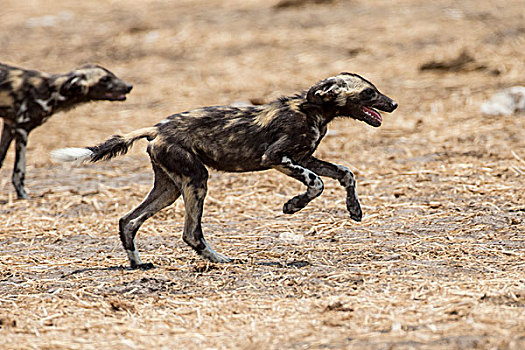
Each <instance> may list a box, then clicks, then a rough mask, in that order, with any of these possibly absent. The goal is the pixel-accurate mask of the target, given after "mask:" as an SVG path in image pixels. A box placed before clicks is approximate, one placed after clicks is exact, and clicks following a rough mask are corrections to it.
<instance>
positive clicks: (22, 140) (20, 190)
mask: <svg viewBox="0 0 525 350" xmlns="http://www.w3.org/2000/svg"><path fill="white" fill-rule="evenodd" d="M28 134H29V131H27V130H25V129H21V128H18V129H16V130H15V140H16V144H15V148H16V154H15V167H14V169H13V177H12V181H13V185H14V186H15V190H16V194H17V197H18V199H27V198H29V197H28V196H27V193H26V190H25V187H24V179H25V176H26V147H27V136H28Z"/></svg>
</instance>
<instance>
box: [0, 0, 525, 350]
mask: <svg viewBox="0 0 525 350" xmlns="http://www.w3.org/2000/svg"><path fill="white" fill-rule="evenodd" d="M278 3H279V2H278V1H274V2H268V1H261V0H249V1H238V0H229V1H218V0H216V1H200V0H199V1H189V0H184V1H177V2H162V1H135V0H132V1H126V2H107V1H86V2H63V1H56V0H50V1H49V0H48V1H42V0H35V1H30V2H28V1H22V2H21V1H14V0H6V1H3V3H2V11H1V13H0V29H1V30H0V46H1V47H2V57H0V60H1V61H3V62H7V63H11V64H17V65H21V66H24V67H28V68H35V69H39V70H45V71H50V72H58V71H65V70H69V69H71V68H73V67H74V66H78V65H81V64H84V63H86V62H97V63H100V64H102V65H104V66H107V67H108V68H110V69H111V70H112V71H115V73H117V74H118V75H119V76H122V77H123V78H124V79H126V80H128V81H130V82H133V83H134V85H135V89H134V90H133V92H132V93H131V96H130V98H129V99H128V101H126V102H125V103H106V102H103V103H93V104H90V105H87V106H82V107H80V108H77V109H76V110H74V111H71V112H68V113H67V114H63V115H57V116H54V117H53V118H52V119H51V120H50V121H49V122H48V123H47V124H45V125H44V126H42V127H41V128H39V129H37V130H36V131H35V133H34V135H33V136H32V138H31V139H30V147H29V152H28V157H29V159H28V179H27V184H28V188H29V189H30V191H31V193H30V194H31V197H32V199H31V200H30V201H16V200H14V196H13V190H12V188H11V185H10V171H11V169H10V164H11V163H12V161H13V155H12V154H9V156H8V159H7V160H6V165H5V166H4V168H3V169H1V171H0V175H1V176H0V203H1V204H0V215H1V220H0V347H1V348H5V349H19V348H20V349H22V348H23V349H30V348H36V349H95V348H98V349H100V348H105V349H143V348H155V349H157V348H162V349H163V348H166V349H173V348H209V349H230V348H241V349H268V348H269V349H282V348H297V349H307V348H308V349H315V348H331V349H339V348H359V349H361V348H368V349H386V348H389V349H411V348H418V349H419V348H421V349H468V348H487V349H495V348H500V349H503V348H509V349H522V348H525V272H524V271H525V266H524V257H525V256H524V255H525V250H524V249H525V242H524V238H523V232H524V228H525V223H524V222H525V221H524V220H525V216H524V215H525V194H524V193H525V185H524V183H525V182H524V176H525V161H524V159H525V136H524V132H523V128H524V125H525V116H523V115H513V116H505V117H483V116H482V115H480V114H479V112H478V110H479V106H480V104H481V103H482V102H483V101H484V100H485V99H486V98H487V97H489V96H490V95H491V94H492V93H493V92H495V91H496V90H498V89H500V88H504V87H508V86H513V85H517V84H523V83H524V81H523V72H524V71H525V63H524V62H525V60H524V52H525V38H524V30H523V4H522V2H521V1H517V0H516V1H513V0H510V1H509V0H505V1H503V0H492V1H488V0H487V1H475V0H466V1H461V2H457V1H448V0H445V1H437V2H424V3H423V2H420V1H415V0H407V1H401V0H393V1H379V0H378V1H361V0H353V1H343V0H340V1H324V2H323V1H309V2H305V3H302V4H301V3H300V2H293V3H294V4H293V6H278ZM290 3H292V2H290ZM462 52H468V53H469V55H470V57H471V59H473V60H474V62H472V61H469V65H471V66H472V65H474V66H476V67H480V66H483V67H486V69H465V70H462V69H461V67H460V69H457V70H456V71H454V72H448V71H442V70H441V71H432V70H430V71H420V69H419V67H421V66H422V65H424V64H425V63H427V62H447V61H452V60H454V59H456V58H457V57H459V56H460V55H461V53H462ZM340 71H354V72H359V73H361V74H363V75H364V76H366V77H367V78H369V79H370V80H371V81H373V82H375V83H376V84H377V85H378V87H379V88H380V89H381V90H383V91H384V92H386V93H387V94H388V95H391V96H393V97H395V98H396V99H397V100H398V101H399V103H400V107H399V109H398V111H396V112H395V113H394V114H392V115H387V116H385V122H384V125H383V126H382V127H381V128H379V129H372V128H370V127H368V126H366V125H364V124H363V123H359V122H355V121H350V120H347V121H337V122H335V123H334V125H333V126H332V128H331V132H330V134H329V135H328V136H327V138H326V140H325V141H324V142H323V143H322V144H321V146H320V148H319V150H318V155H319V156H320V157H321V158H324V159H327V160H331V161H333V162H337V163H341V164H345V165H347V166H349V167H350V168H352V169H353V170H355V174H356V176H357V180H358V192H359V196H360V198H361V201H362V204H363V207H364V211H365V219H364V221H363V222H362V223H355V222H352V221H351V220H349V218H348V216H347V213H346V211H345V210H344V193H343V191H342V190H341V189H340V188H339V187H338V185H337V183H336V182H334V181H330V180H327V181H326V190H325V193H324V194H323V196H322V197H320V198H318V199H316V200H315V201H313V202H312V203H311V205H310V206H309V207H307V208H306V209H305V210H303V211H301V212H299V213H297V214H296V215H293V216H286V215H284V214H282V213H281V212H280V208H281V206H282V204H283V203H284V202H285V201H286V199H288V198H289V197H290V196H292V195H294V194H297V193H298V192H299V191H301V190H302V188H301V186H300V184H298V183H296V182H294V181H292V180H290V179H288V178H286V177H284V176H282V175H280V174H278V173H277V172H270V171H269V172H263V173H258V174H224V173H212V174H211V178H210V182H209V196H208V197H207V201H206V208H205V217H204V230H205V232H206V235H207V237H209V240H210V241H211V242H212V243H213V244H214V246H215V247H216V248H217V249H218V250H219V251H221V252H223V253H225V254H227V255H229V256H231V257H235V258H237V259H239V260H238V261H237V262H236V263H234V264H229V265H214V264H208V263H206V262H204V261H202V260H200V259H199V258H198V257H196V256H195V255H194V254H193V253H192V252H191V251H190V249H189V248H188V247H187V246H186V245H185V244H184V243H183V242H182V240H181V239H180V232H181V230H182V224H183V215H184V213H183V207H182V202H177V203H176V204H175V205H173V206H172V207H170V208H168V209H166V210H164V211H163V212H161V213H160V214H159V215H157V216H155V217H154V218H152V219H150V220H149V221H148V222H147V223H146V224H145V225H144V226H143V228H142V229H141V231H140V234H139V239H138V242H139V247H140V250H141V253H142V257H143V259H144V260H145V261H151V262H153V263H154V264H155V265H156V266H157V268H156V269H154V270H151V271H129V270H126V269H124V268H122V267H121V266H124V265H125V264H126V259H125V256H124V254H123V252H122V251H121V247H120V242H119V240H118V235H117V233H116V230H117V220H118V218H119V217H120V216H122V215H123V214H124V213H125V212H126V211H128V210H129V209H130V208H132V207H133V206H134V205H136V204H137V203H138V202H139V201H140V200H141V199H142V197H143V196H144V195H145V194H146V193H147V191H148V190H149V188H150V186H151V171H150V169H149V164H148V162H147V157H146V156H145V152H144V148H145V147H144V146H145V144H144V143H140V144H138V145H137V146H136V147H135V149H134V150H133V152H132V153H131V154H130V155H128V156H127V157H125V158H120V159H118V160H115V161H113V162H110V163H103V164H98V165H91V166H88V167H73V168H69V167H67V166H62V165H56V164H52V163H51V161H50V159H49V155H48V154H49V151H50V150H52V149H54V148H57V147H66V146H79V145H91V144H93V143H95V142H98V141H100V140H103V139H104V138H105V137H107V136H109V135H112V134H113V133H115V132H119V131H122V132H126V131H130V130H133V129H135V128H138V127H143V126H148V125H151V124H152V123H154V122H156V121H159V120H161V119H163V118H164V117H165V116H166V115H168V114H169V113H174V112H178V111H182V110H184V109H188V108H192V107H197V106H202V105H211V104H225V103H231V102H235V101H249V100H250V99H252V100H253V99H257V100H259V101H265V100H269V99H272V98H274V97H276V96H278V95H280V94H289V93H293V92H295V91H297V90H299V89H303V88H306V87H308V86H309V85H311V84H312V83H314V82H315V81H316V80H319V79H322V78H325V77H327V76H328V75H331V74H335V73H338V72H340Z"/></svg>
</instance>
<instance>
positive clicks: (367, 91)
mask: <svg viewBox="0 0 525 350" xmlns="http://www.w3.org/2000/svg"><path fill="white" fill-rule="evenodd" d="M375 94H376V92H375V91H374V89H371V88H366V89H364V90H363V91H361V94H360V95H361V98H365V99H368V98H372V97H373V96H374V95H375Z"/></svg>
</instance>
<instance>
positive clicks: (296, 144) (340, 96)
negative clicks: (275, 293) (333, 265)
mask: <svg viewBox="0 0 525 350" xmlns="http://www.w3.org/2000/svg"><path fill="white" fill-rule="evenodd" d="M396 107H397V103H396V102H394V101H393V100H392V99H390V98H389V97H387V96H385V95H383V94H381V93H380V92H379V91H378V90H377V89H376V87H375V86H374V85H372V83H370V82H368V81H367V80H365V79H363V78H362V77H360V76H359V75H357V74H350V73H341V74H339V75H337V76H335V77H331V78H328V79H325V80H323V81H321V82H319V83H317V84H315V85H314V86H312V87H311V88H310V89H309V90H308V91H305V92H303V93H300V94H297V95H295V96H291V97H282V98H279V99H277V100H275V101H273V102H270V103H269V104H267V105H263V106H249V107H229V106H220V107H205V108H200V109H196V110H192V111H189V112H183V113H178V114H174V115H172V116H169V117H168V118H167V119H165V120H163V121H161V122H160V123H158V124H156V125H155V126H153V127H149V128H145V129H140V130H137V131H134V132H132V133H130V134H127V135H124V136H113V137H112V138H110V139H109V140H107V141H105V142H103V143H101V144H99V145H98V146H94V147H87V148H69V149H67V148H66V149H62V150H57V151H55V152H54V154H53V156H54V158H55V159H57V160H60V161H98V160H102V159H110V158H113V157H114V156H116V155H119V154H124V153H126V152H127V150H128V148H129V147H130V146H131V145H132V143H133V142H135V141H136V140H138V139H141V138H147V140H148V141H149V145H148V153H149V156H150V158H151V163H152V166H153V170H154V173H155V183H154V186H153V189H152V190H151V192H150V193H149V195H148V196H147V197H146V198H145V199H144V201H143V202H142V203H141V204H140V205H139V206H138V207H136V208H135V209H133V210H132V211H130V212H129V213H127V214H126V215H125V216H124V217H123V218H121V219H120V222H119V227H120V238H121V240H122V243H123V245H124V249H125V250H126V251H127V253H128V257H129V260H130V264H131V267H132V268H135V267H142V268H146V267H149V266H151V265H150V264H143V263H142V262H141V260H140V258H139V255H138V252H137V249H136V246H135V235H136V233H137V231H138V229H139V227H140V226H141V225H142V223H143V222H144V221H146V220H147V219H148V218H150V217H151V216H152V215H154V214H155V213H157V212H158V211H159V210H161V209H162V208H165V207H166V206H168V205H170V204H172V203H173V202H174V201H175V200H176V199H177V198H178V197H179V196H181V195H182V197H183V199H184V205H185V210H186V214H185V223H184V233H183V239H184V241H185V242H186V243H187V244H189V245H190V246H191V247H192V248H193V249H194V250H195V251H196V252H197V253H199V254H200V255H201V256H202V257H204V258H206V259H209V260H210V261H213V262H228V261H230V260H229V259H228V258H226V257H224V256H223V255H221V254H218V253H217V252H215V251H214V250H213V249H212V248H211V247H210V246H209V245H208V243H207V242H206V240H205V239H204V236H203V233H202V228H201V217H202V211H203V204H204V197H205V196H206V191H207V185H206V183H207V180H208V170H207V168H206V167H211V168H214V169H217V170H220V171H228V172H246V171H259V170H266V169H271V168H273V169H276V170H278V171H280V172H282V173H284V174H286V175H288V176H291V177H293V178H295V179H296V180H298V181H300V182H302V183H303V184H304V185H306V187H307V189H306V192H304V193H302V194H299V195H297V196H295V197H293V198H292V199H290V200H289V201H288V202H286V204H284V208H283V211H284V213H287V214H293V213H295V212H297V211H299V210H301V209H302V208H304V207H305V206H306V205H307V204H308V203H309V202H310V201H311V200H312V199H314V198H315V197H317V196H319V195H320V194H321V192H322V191H323V186H324V185H323V181H322V180H321V176H327V177H330V178H334V179H337V180H338V181H339V182H340V183H341V185H342V186H343V187H344V188H345V190H346V206H347V209H348V211H349V212H350V217H351V218H352V219H354V220H356V221H360V220H361V217H362V212H361V207H360V205H359V201H358V200H357V197H356V193H355V180H354V175H353V174H352V172H351V171H350V170H349V169H348V168H346V167H344V166H341V165H335V164H331V163H328V162H324V161H322V160H319V159H317V158H315V157H313V156H312V154H313V153H314V151H315V150H316V148H317V146H318V145H319V142H320V141H321V139H322V138H323V137H324V136H325V134H326V131H327V125H328V123H330V122H331V121H332V120H333V119H334V118H337V117H351V118H354V119H358V120H362V121H365V122H366V123H368V124H370V125H372V126H376V127H377V126H379V125H381V122H382V119H381V116H380V114H379V113H378V112H377V111H376V110H375V109H378V110H382V111H386V112H392V111H393V110H394V109H396Z"/></svg>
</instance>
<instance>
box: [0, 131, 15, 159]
mask: <svg viewBox="0 0 525 350" xmlns="http://www.w3.org/2000/svg"><path fill="white" fill-rule="evenodd" d="M14 136H15V133H14V130H13V128H12V127H11V126H9V125H7V124H6V123H5V121H4V125H3V129H2V136H0V137H1V138H0V168H2V165H3V164H4V159H5V156H6V154H7V150H8V149H9V145H11V141H13V138H14Z"/></svg>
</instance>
